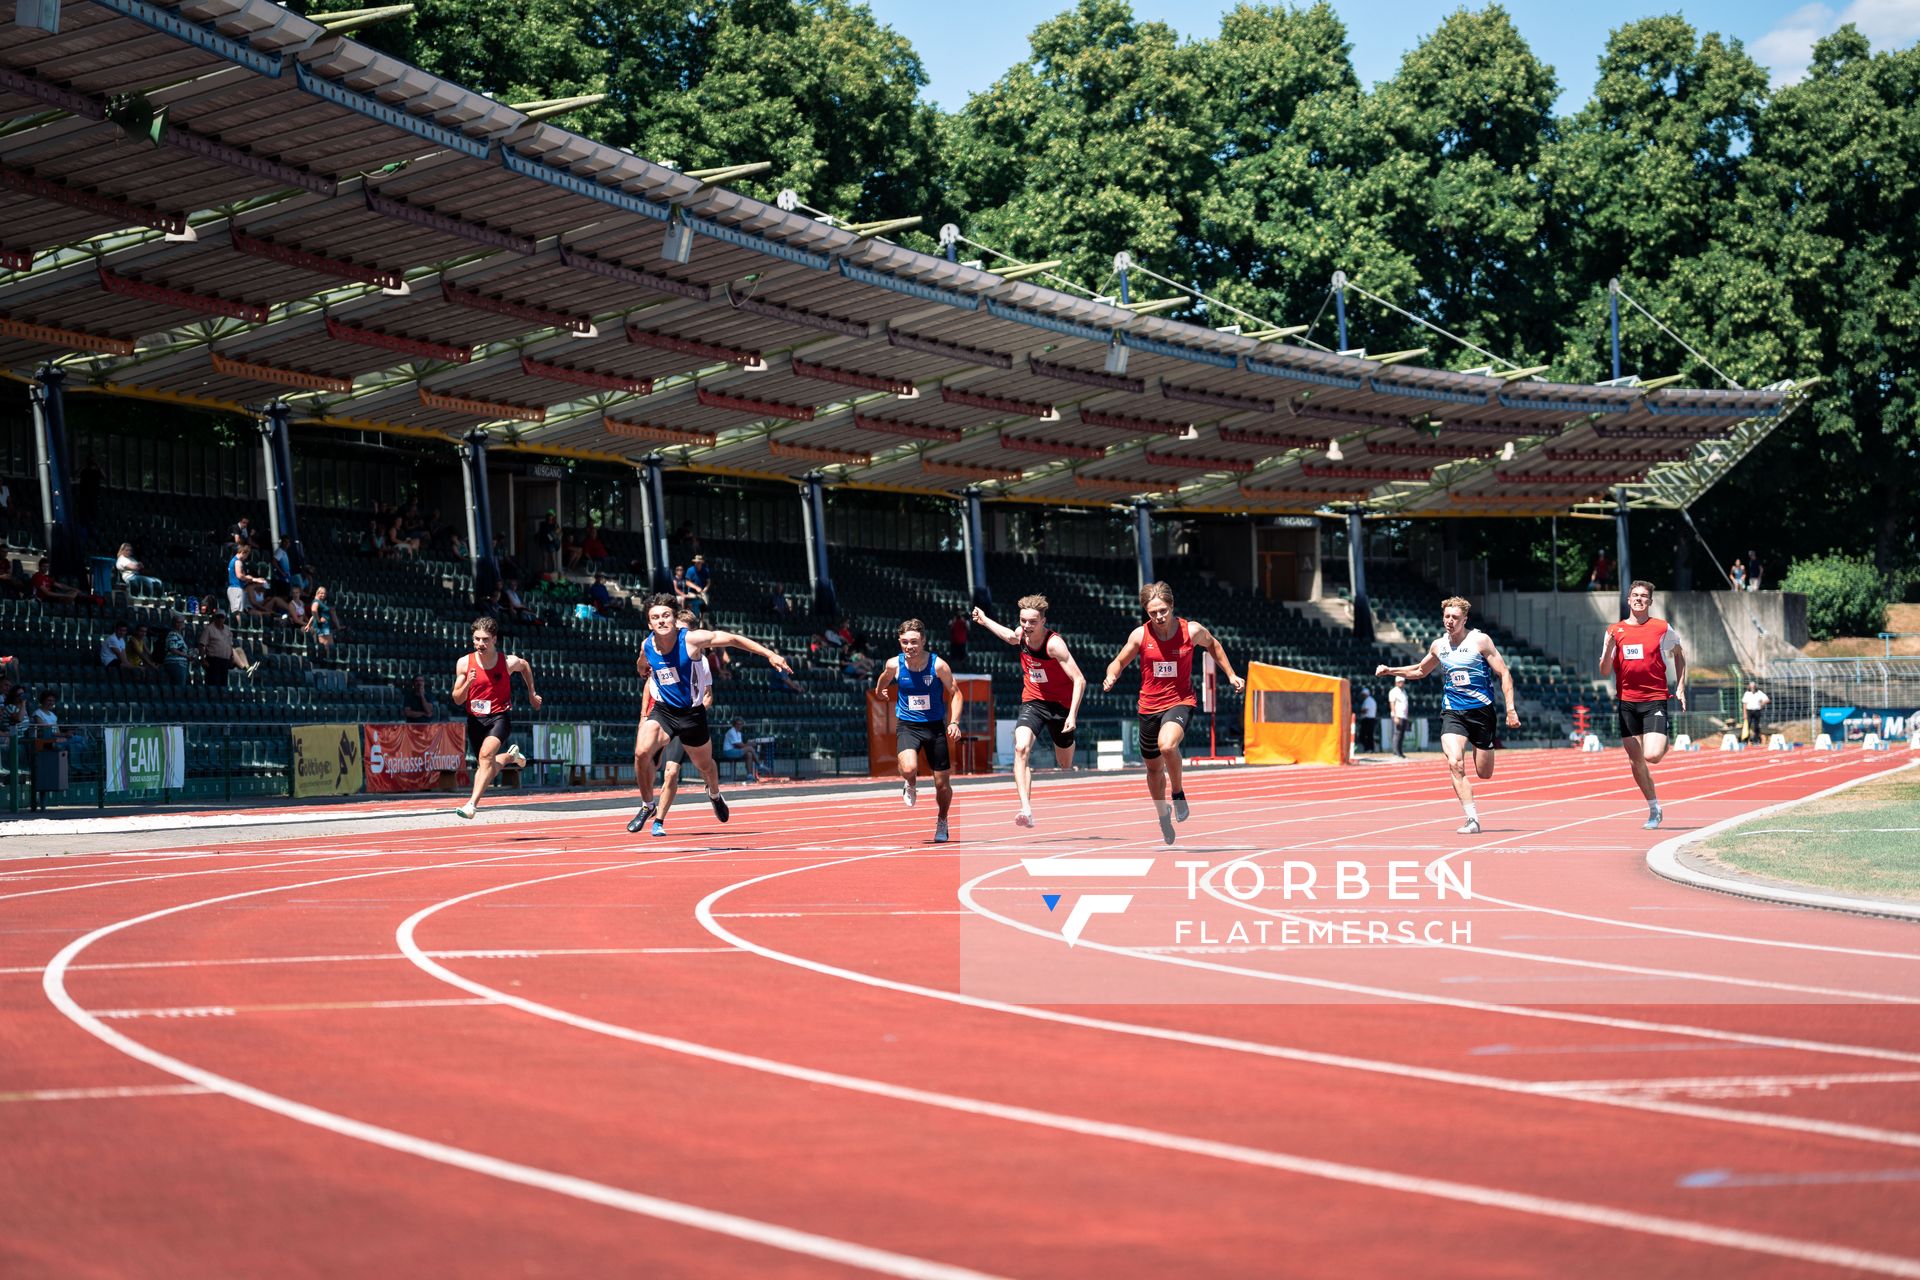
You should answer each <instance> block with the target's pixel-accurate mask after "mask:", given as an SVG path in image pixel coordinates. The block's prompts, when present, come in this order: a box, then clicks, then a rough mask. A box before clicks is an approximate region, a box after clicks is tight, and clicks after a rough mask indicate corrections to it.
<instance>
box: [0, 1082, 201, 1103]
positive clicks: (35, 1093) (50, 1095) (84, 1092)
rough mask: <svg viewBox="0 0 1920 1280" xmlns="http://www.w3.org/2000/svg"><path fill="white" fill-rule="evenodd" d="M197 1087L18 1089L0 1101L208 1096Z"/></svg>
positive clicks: (1, 1095) (87, 1100)
mask: <svg viewBox="0 0 1920 1280" xmlns="http://www.w3.org/2000/svg"><path fill="white" fill-rule="evenodd" d="M212 1092H213V1090H211V1089H206V1088H202V1087H201V1086H200V1085H197V1084H115V1085H97V1086H95V1087H93V1088H87V1089H22V1090H20V1091H19V1092H17V1093H0V1102H90V1101H95V1100H107V1099H113V1098H184V1097H190V1096H194V1095H199V1094H208V1093H212Z"/></svg>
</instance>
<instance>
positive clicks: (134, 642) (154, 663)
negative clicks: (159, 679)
mask: <svg viewBox="0 0 1920 1280" xmlns="http://www.w3.org/2000/svg"><path fill="white" fill-rule="evenodd" d="M127 670H128V671H130V672H132V673H133V674H135V675H137V676H140V677H141V678H142V679H151V678H152V677H154V676H157V675H159V674H160V659H159V658H158V657H156V656H155V655H154V652H153V647H152V644H151V642H150V641H149V639H148V637H147V624H146V623H144V622H143V623H141V624H140V625H139V626H137V627H135V628H134V629H133V634H132V635H130V636H128V637H127Z"/></svg>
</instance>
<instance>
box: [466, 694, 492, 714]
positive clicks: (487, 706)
mask: <svg viewBox="0 0 1920 1280" xmlns="http://www.w3.org/2000/svg"><path fill="white" fill-rule="evenodd" d="M467 710H469V711H471V712H473V714H475V715H477V716H490V715H492V714H493V699H492V698H475V699H473V700H472V701H471V702H469V703H467Z"/></svg>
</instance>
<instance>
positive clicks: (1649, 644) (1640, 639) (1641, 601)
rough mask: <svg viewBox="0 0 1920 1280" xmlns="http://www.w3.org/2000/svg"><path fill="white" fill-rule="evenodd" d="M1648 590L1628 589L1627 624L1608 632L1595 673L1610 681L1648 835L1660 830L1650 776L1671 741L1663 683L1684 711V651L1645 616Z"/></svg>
mask: <svg viewBox="0 0 1920 1280" xmlns="http://www.w3.org/2000/svg"><path fill="white" fill-rule="evenodd" d="M1652 608H1653V584H1652V583H1651V582H1647V581H1645V580H1644V579H1640V580H1636V581H1635V582H1634V583H1633V584H1632V585H1631V586H1629V587H1628V589H1627V610H1628V615H1627V619H1626V621H1624V622H1616V623H1614V624H1613V625H1611V626H1609V627H1608V628H1607V639H1606V643H1605V644H1604V645H1602V646H1601V649H1600V672H1601V674H1602V675H1611V676H1612V677H1613V683H1614V700H1615V703H1616V704H1617V707H1618V716H1619V721H1620V745H1621V747H1622V748H1623V749H1625V751H1626V753H1627V762H1628V763H1629V764H1630V765H1632V766H1633V780H1634V781H1635V782H1636V783H1638V784H1639V786H1640V794H1641V795H1643V796H1645V797H1646V798H1647V820H1646V822H1645V823H1644V824H1642V825H1644V826H1645V827H1646V829H1647V830H1648V831H1652V830H1655V829H1656V828H1658V827H1659V825H1660V820H1661V817H1662V816H1663V815H1662V814H1661V812H1660V797H1659V796H1658V795H1657V794H1655V792H1654V789H1653V770H1652V769H1650V768H1649V767H1648V766H1649V765H1654V764H1658V763H1659V762H1660V759H1661V757H1663V756H1665V755H1666V754H1667V747H1668V745H1669V744H1670V743H1671V742H1672V741H1673V739H1672V736H1671V728H1670V726H1669V723H1668V718H1667V710H1668V708H1667V700H1668V696H1669V695H1668V691H1667V686H1668V680H1667V677H1668V675H1669V674H1671V675H1672V677H1673V680H1672V686H1673V691H1672V695H1671V696H1672V700H1673V701H1675V702H1677V703H1679V704H1680V710H1682V711H1685V710H1686V709H1687V651H1686V650H1685V649H1684V648H1682V647H1681V645H1680V636H1679V635H1678V633H1676V632H1675V631H1674V629H1673V628H1672V627H1670V626H1668V625H1667V624H1666V623H1665V622H1663V621H1661V620H1660V619H1659V618H1656V617H1654V616H1653V615H1652V614H1651V613H1650V612H1649V610H1651V609H1652Z"/></svg>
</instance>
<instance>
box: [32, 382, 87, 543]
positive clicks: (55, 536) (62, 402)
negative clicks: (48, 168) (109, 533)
mask: <svg viewBox="0 0 1920 1280" xmlns="http://www.w3.org/2000/svg"><path fill="white" fill-rule="evenodd" d="M34 378H35V381H34V382H32V383H30V384H29V385H28V387H27V395H28V397H29V398H30V399H31V401H32V403H33V446H34V453H35V455H36V461H37V462H38V464H39V467H40V519H41V522H42V526H43V528H42V533H43V535H44V536H45V538H46V546H47V551H48V553H49V554H50V555H51V557H52V559H53V569H54V572H55V573H56V574H58V575H60V576H61V577H64V578H66V579H67V580H68V581H74V580H76V579H78V578H79V576H80V574H81V571H82V565H81V552H80V533H79V530H78V529H77V528H75V526H74V520H73V499H72V494H71V492H70V490H69V489H68V485H69V484H70V483H71V481H70V480H69V479H68V475H67V472H68V470H69V467H68V461H67V408H66V396H65V392H64V387H63V384H64V383H65V382H66V380H67V375H66V373H65V372H64V371H63V370H60V369H57V368H55V367H54V366H52V365H50V364H49V365H42V366H41V367H40V371H39V372H38V373H36V374H35V375H34Z"/></svg>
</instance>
